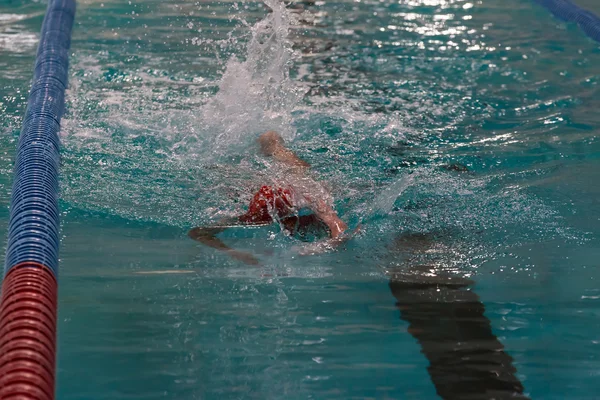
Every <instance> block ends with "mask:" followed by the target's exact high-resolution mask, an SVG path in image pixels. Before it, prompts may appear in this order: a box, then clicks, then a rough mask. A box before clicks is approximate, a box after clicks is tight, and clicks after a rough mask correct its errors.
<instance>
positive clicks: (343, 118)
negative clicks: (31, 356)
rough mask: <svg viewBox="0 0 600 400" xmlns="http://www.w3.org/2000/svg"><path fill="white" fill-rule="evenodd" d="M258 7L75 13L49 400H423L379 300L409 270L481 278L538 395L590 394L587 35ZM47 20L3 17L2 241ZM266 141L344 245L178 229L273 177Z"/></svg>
mask: <svg viewBox="0 0 600 400" xmlns="http://www.w3.org/2000/svg"><path fill="white" fill-rule="evenodd" d="M268 4H269V5H270V6H271V8H272V9H273V10H272V11H271V12H269V10H268V7H266V6H265V5H263V4H262V3H251V2H219V3H212V2H204V1H202V2H192V1H170V2H163V1H158V0H145V1H131V2H122V1H115V0H99V1H95V0H82V1H79V2H78V6H79V8H78V14H77V18H76V26H75V29H74V37H73V43H72V57H71V75H70V76H71V81H70V89H69V90H68V94H67V95H68V97H67V103H68V104H67V112H66V115H65V117H64V119H63V124H62V126H63V129H62V140H63V152H62V177H61V193H62V200H61V207H62V210H63V215H62V243H61V246H62V247H61V269H60V274H61V276H60V305H59V309H60V317H59V318H60V319H59V358H58V394H57V398H60V399H90V400H97V399H98V400H99V399H213V398H224V399H238V398H244V399H246V398H261V399H280V398H291V399H306V398H314V399H347V398H361V399H362V398H378V399H379V398H381V399H435V398H439V397H437V395H436V388H435V386H434V384H433V383H432V379H431V378H430V375H429V374H428V370H427V367H428V365H429V361H428V360H427V358H426V357H425V356H424V355H423V354H421V348H420V346H419V344H418V343H417V341H416V340H415V338H414V337H413V334H415V332H414V331H410V332H409V330H408V329H407V328H408V323H407V322H406V321H404V320H401V319H400V317H399V310H398V308H397V307H396V305H395V303H396V300H397V299H395V298H394V296H393V295H392V293H391V291H390V289H389V287H388V281H389V277H390V276H394V274H396V273H398V272H399V271H400V272H403V271H404V272H405V271H412V269H411V268H413V267H414V266H415V265H416V266H428V267H431V268H429V269H430V270H433V271H434V272H435V273H440V272H442V271H445V272H447V273H452V274H455V275H456V276H459V277H468V278H469V279H471V280H473V281H474V282H475V285H474V287H473V291H474V292H476V293H477V295H478V296H479V298H480V299H481V301H482V303H483V304H484V305H485V315H486V316H487V318H488V319H489V321H490V322H491V326H492V329H493V332H494V334H495V335H496V336H497V337H498V339H499V340H500V342H502V344H503V345H504V347H505V351H506V352H507V353H508V354H509V355H510V356H511V357H512V359H513V363H514V366H515V368H516V371H517V372H516V374H515V375H516V376H517V377H518V378H519V379H520V381H521V382H522V384H523V386H524V388H525V393H527V395H528V396H529V397H531V398H532V399H556V400H559V399H595V398H597V393H598V392H599V390H600V383H599V382H600V381H599V380H598V375H599V374H600V336H599V334H598V332H599V331H600V318H599V317H600V287H599V285H600V284H599V280H600V270H599V267H600V265H599V262H598V260H599V259H600V244H599V238H600V229H599V226H600V207H599V205H600V204H599V200H598V199H599V198H600V197H599V196H600V185H598V182H599V181H600V140H599V139H598V131H599V129H600V116H599V114H598V113H597V111H596V109H597V105H598V101H597V96H598V95H600V90H599V88H598V83H599V82H600V73H599V72H598V68H597V66H598V65H600V49H599V47H598V43H595V42H593V41H591V40H589V39H588V38H586V37H585V36H584V35H583V34H582V33H581V32H580V31H579V30H578V29H577V27H576V26H571V25H565V24H563V23H561V22H560V21H558V20H556V19H554V18H553V17H552V16H551V15H549V14H548V13H547V12H546V11H545V10H544V9H543V8H540V7H538V6H536V5H535V4H533V2H530V1H527V0H507V1H503V2H494V1H490V0H480V1H461V0H401V1H398V2H391V1H388V0H383V1H371V0H369V1H363V0H361V1H327V2H324V1H323V2H322V1H317V2H316V3H314V4H309V3H306V4H300V3H295V4H293V5H292V6H290V7H288V8H283V7H281V5H280V3H276V2H274V1H269V2H268ZM582 5H584V4H583V2H582ZM593 7H594V6H593V5H588V8H590V9H593ZM44 8H45V5H44V4H43V3H39V2H29V1H10V2H3V3H2V4H0V89H1V90H0V113H1V118H0V127H1V132H2V135H1V141H0V202H1V203H2V205H3V207H1V208H0V213H1V214H0V226H1V227H2V232H3V234H4V232H6V225H7V221H8V203H9V197H10V190H11V187H10V181H11V174H12V162H13V157H14V149H15V147H16V140H17V137H18V131H19V129H20V122H21V118H22V116H23V114H24V111H25V107H26V101H27V91H28V88H29V84H30V79H31V74H32V65H33V60H34V56H35V47H36V40H37V35H38V32H39V29H40V24H41V21H42V18H43V11H44ZM595 11H600V10H598V9H596V10H595ZM268 129H275V130H278V131H280V132H281V133H282V135H283V136H284V138H285V139H286V141H287V142H288V143H289V144H290V147H291V148H293V149H294V150H295V151H296V152H297V153H298V154H299V155H300V156H301V157H302V158H304V159H306V160H307V161H309V162H310V163H311V164H312V165H313V168H314V171H315V175H316V176H317V177H319V178H320V179H322V180H323V181H326V182H328V183H327V184H328V186H329V188H330V190H331V192H332V194H333V196H334V198H335V204H336V208H337V210H338V211H339V212H340V214H341V215H342V216H343V218H345V219H346V220H348V221H349V222H350V224H351V225H352V226H355V225H356V224H358V223H359V222H361V221H362V223H363V229H362V231H361V233H360V234H359V235H358V236H357V237H356V238H354V239H353V240H351V241H350V242H348V243H347V245H346V246H345V247H344V248H343V249H340V250H339V251H337V252H334V253H327V254H322V255H317V256H310V257H309V256H300V255H299V254H298V250H297V248H298V246H300V245H301V243H300V242H299V241H298V240H296V239H294V238H289V237H286V236H285V235H283V234H282V233H281V232H280V231H279V229H278V228H277V227H267V228H260V229H251V230H250V229H248V230H244V229H237V230H231V231H229V232H226V233H224V234H223V235H222V238H223V239H224V240H225V241H227V243H229V244H231V245H233V246H235V247H236V248H240V249H246V250H248V251H251V252H253V253H254V254H256V255H257V257H258V258H260V260H261V262H262V264H263V265H262V266H261V267H259V268H254V267H248V266H246V265H243V264H241V263H239V262H237V261H235V260H232V259H229V258H228V257H226V256H225V255H224V254H221V253H217V252H215V251H213V250H212V249H208V248H205V247H202V246H201V245H199V244H197V243H195V242H193V241H191V240H189V239H188V238H187V236H186V232H187V230H188V229H189V228H191V227H193V226H197V225H203V224H209V223H211V222H214V221H217V220H218V219H219V218H221V217H223V216H232V215H237V214H239V213H242V212H243V211H244V210H245V208H246V205H247V203H248V201H249V199H250V198H251V196H252V191H253V190H254V189H256V188H257V186H260V185H261V184H262V182H264V181H265V179H268V178H269V176H270V172H271V171H270V167H269V164H268V160H264V159H263V158H261V157H260V156H259V155H258V151H257V146H256V145H255V143H254V139H255V138H256V137H257V136H258V135H259V134H260V133H262V132H264V131H265V130H268ZM451 166H454V167H451ZM463 169H467V171H462V170H463ZM4 235H5V234H4ZM411 235H412V236H411ZM419 235H420V236H419ZM422 237H427V238H429V239H427V244H426V245H423V244H422V243H423V242H422V241H420V240H415V239H414V238H422ZM4 238H5V236H4ZM406 238H408V239H406ZM410 238H413V239H410ZM4 240H5V239H4Z"/></svg>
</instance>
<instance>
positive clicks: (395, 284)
mask: <svg viewBox="0 0 600 400" xmlns="http://www.w3.org/2000/svg"><path fill="white" fill-rule="evenodd" d="M433 239H435V238H433V237H432V236H429V235H427V234H404V235H401V236H399V237H398V239H397V241H396V243H397V244H398V245H399V246H398V248H397V249H398V250H402V249H404V250H406V249H407V248H408V249H409V251H411V250H412V251H415V252H425V251H427V250H428V249H429V248H430V247H431V246H432V245H433V243H434V240H433ZM413 261H414V260H413ZM409 262H410V260H409ZM436 269H437V268H436V267H435V266H430V265H419V264H415V263H410V264H408V265H407V268H406V267H405V268H402V270H395V271H391V272H390V281H389V286H390V289H391V292H392V294H393V295H394V297H395V298H396V306H397V307H398V309H399V310H400V319H402V320H403V321H406V322H408V323H409V327H408V329H407V330H408V332H409V333H410V334H411V335H412V336H413V337H414V338H415V339H416V340H417V341H418V342H419V344H420V345H421V352H422V353H423V354H424V355H425V357H427V359H428V360H429V362H430V365H429V367H428V368H427V370H428V372H429V375H430V377H431V380H432V382H433V384H434V386H435V389H436V392H437V394H438V395H439V396H440V397H441V398H442V399H444V400H459V399H460V400H465V399H469V400H484V399H485V400H489V399H495V400H503V399H507V400H508V399H513V400H514V399H521V400H525V399H529V397H528V396H526V395H524V394H523V391H524V387H523V384H522V383H521V381H520V380H519V378H517V376H516V373H517V370H516V368H515V367H514V365H513V359H512V357H511V356H510V355H509V354H507V353H506V352H505V351H504V346H503V345H502V343H501V342H500V341H499V340H498V338H497V337H496V336H495V335H494V333H493V332H492V326H491V322H490V320H489V319H488V318H487V317H486V316H485V306H484V305H483V303H482V302H481V300H480V299H479V296H478V295H477V294H476V293H475V292H474V291H473V289H472V288H470V287H471V286H472V285H473V283H474V282H473V281H472V280H470V279H467V278H463V277H459V276H456V275H454V274H452V275H451V274H444V273H443V272H442V273H435V274H432V273H431V271H432V270H436Z"/></svg>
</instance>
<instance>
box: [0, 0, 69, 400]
mask: <svg viewBox="0 0 600 400" xmlns="http://www.w3.org/2000/svg"><path fill="white" fill-rule="evenodd" d="M74 18H75V0H50V1H49V3H48V8H47V11H46V15H45V17H44V22H43V24H42V31H41V34H40V42H39V45H38V51H37V56H36V61H35V64H34V73H33V81H32V86H31V91H30V92H29V99H28V103H27V111H26V112H25V116H24V118H23V125H22V128H21V135H20V137H19V142H18V145H17V155H16V160H15V168H14V182H13V191H12V198H11V204H10V220H9V226H8V246H7V250H6V263H5V265H4V281H3V282H2V299H1V301H0V399H7V400H8V399H40V400H52V399H54V397H55V393H54V392H55V375H56V373H55V370H56V367H55V364H56V315H57V303H58V301H57V292H58V284H57V278H58V251H59V243H60V237H59V210H58V170H59V164H60V137H59V131H60V120H61V117H62V114H63V111H64V104H65V90H66V88H67V82H68V70H69V48H70V45H71V30H72V28H73V22H74Z"/></svg>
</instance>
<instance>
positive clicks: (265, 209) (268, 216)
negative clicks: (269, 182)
mask: <svg viewBox="0 0 600 400" xmlns="http://www.w3.org/2000/svg"><path fill="white" fill-rule="evenodd" d="M292 198H293V195H292V191H291V190H290V189H283V188H277V189H273V187H271V186H263V187H261V188H260V190H259V191H258V192H257V193H256V194H255V195H254V197H253V198H252V200H251V201H250V205H249V207H248V212H246V214H244V215H242V216H240V217H239V220H240V221H241V222H246V223H265V222H267V223H269V222H273V216H274V215H277V217H278V218H284V217H286V216H289V215H290V214H292V213H293V212H294V204H293V202H292Z"/></svg>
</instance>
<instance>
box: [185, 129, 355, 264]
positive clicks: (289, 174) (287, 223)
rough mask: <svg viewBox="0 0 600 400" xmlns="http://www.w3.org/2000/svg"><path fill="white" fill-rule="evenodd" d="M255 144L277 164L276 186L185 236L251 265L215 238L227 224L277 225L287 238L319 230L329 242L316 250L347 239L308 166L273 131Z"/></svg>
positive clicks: (243, 255)
mask: <svg viewBox="0 0 600 400" xmlns="http://www.w3.org/2000/svg"><path fill="white" fill-rule="evenodd" d="M258 144H259V145H260V149H261V151H262V153H263V154H264V155H265V156H268V157H271V158H272V159H273V160H274V161H275V162H276V164H277V165H276V167H277V170H278V172H279V175H280V176H279V179H277V184H273V185H263V186H262V187H261V188H260V190H259V191H258V192H257V193H256V194H255V195H254V197H253V198H252V200H251V201H250V205H249V206H248V211H247V212H246V213H245V214H243V215H240V216H238V217H235V218H232V219H228V220H224V221H222V223H221V224H220V225H219V226H213V227H196V228H193V229H192V230H190V231H189V232H188V236H189V237H190V238H192V239H194V240H197V241H198V242H200V243H203V244H205V245H207V246H209V247H212V248H214V249H217V250H220V251H223V252H225V253H227V254H229V255H230V256H231V257H233V258H235V259H237V260H240V261H243V262H245V263H246V264H251V265H257V264H259V261H258V260H257V259H256V257H254V256H253V255H252V254H250V253H247V252H242V251H238V250H235V249H232V248H230V247H228V246H227V245H226V244H225V243H223V241H221V240H220V239H219V238H217V237H216V235H217V234H218V233H220V232H222V231H223V230H225V229H226V228H227V225H240V224H241V225H244V226H263V225H269V224H272V223H273V222H279V223H280V225H281V227H282V229H283V230H284V231H285V232H286V233H288V234H290V235H293V234H296V233H298V234H299V235H303V234H305V233H306V232H308V231H310V230H311V229H313V230H314V229H320V228H321V229H322V230H326V231H327V233H328V236H329V239H327V240H325V241H323V242H322V243H320V248H323V249H331V248H334V247H336V246H337V245H339V244H340V243H342V242H343V241H344V240H345V239H347V235H345V234H344V232H345V231H346V230H347V229H348V225H347V224H346V223H345V222H344V221H342V220H341V219H340V218H339V217H338V215H337V213H336V212H335V210H334V209H333V201H332V199H331V196H330V195H329V193H328V192H327V191H326V190H325V189H324V188H323V186H322V185H320V184H319V183H318V182H317V181H315V180H314V179H312V178H311V177H310V176H309V174H308V172H309V169H310V164H308V163H307V162H306V161H304V160H302V159H300V158H299V157H298V156H297V155H296V154H295V153H294V152H293V151H291V150H289V149H288V148H286V147H285V145H284V143H283V138H282V137H281V136H280V135H279V134H278V133H277V132H274V131H268V132H266V133H263V134H262V135H260V137H259V138H258ZM275 175H277V173H275ZM301 209H308V210H310V211H312V214H309V215H298V212H299V210H301ZM314 248H315V247H314V246H313V249H314Z"/></svg>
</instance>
